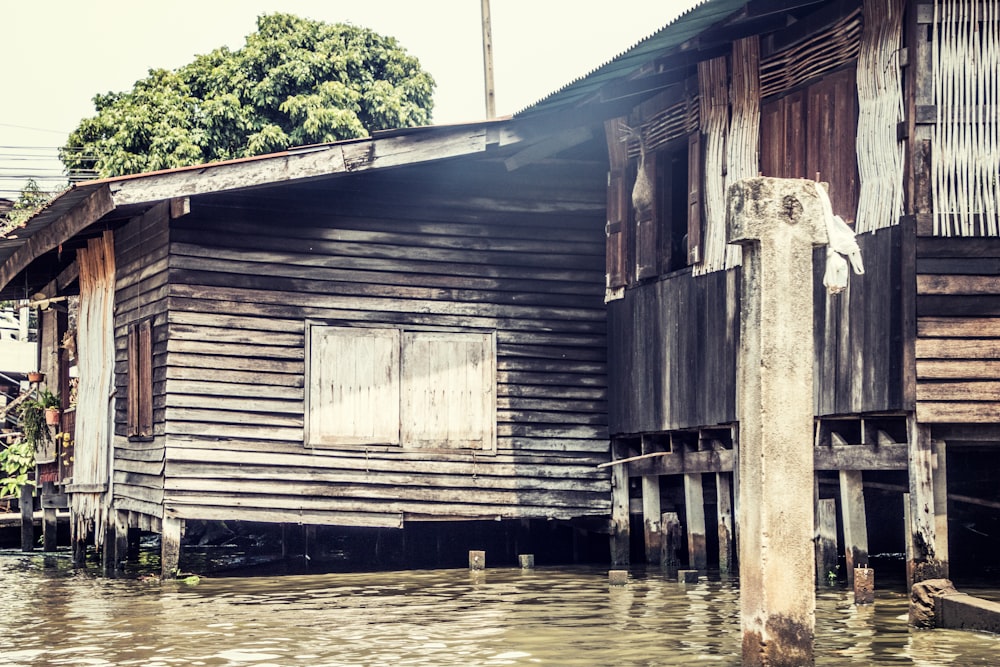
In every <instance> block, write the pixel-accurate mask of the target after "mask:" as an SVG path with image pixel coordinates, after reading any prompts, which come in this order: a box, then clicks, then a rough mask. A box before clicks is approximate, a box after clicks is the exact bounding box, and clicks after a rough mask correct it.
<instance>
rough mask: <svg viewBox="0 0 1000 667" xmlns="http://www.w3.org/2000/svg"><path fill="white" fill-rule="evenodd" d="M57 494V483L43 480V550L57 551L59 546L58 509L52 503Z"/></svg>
mask: <svg viewBox="0 0 1000 667" xmlns="http://www.w3.org/2000/svg"><path fill="white" fill-rule="evenodd" d="M55 495H56V485H55V484H53V483H52V482H42V551H55V550H56V549H58V548H59V520H58V514H57V512H58V510H56V508H55V506H54V505H53V504H52V503H53V502H54V501H53V496H55Z"/></svg>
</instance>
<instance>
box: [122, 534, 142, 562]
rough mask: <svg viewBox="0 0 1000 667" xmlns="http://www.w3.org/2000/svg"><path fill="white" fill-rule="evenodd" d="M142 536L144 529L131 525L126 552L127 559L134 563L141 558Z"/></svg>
mask: <svg viewBox="0 0 1000 667" xmlns="http://www.w3.org/2000/svg"><path fill="white" fill-rule="evenodd" d="M141 536H142V529H140V528H137V527H135V526H131V525H130V526H129V529H128V533H127V540H128V546H127V551H126V553H125V560H127V561H129V562H131V563H134V562H136V561H138V560H139V538H140V537H141Z"/></svg>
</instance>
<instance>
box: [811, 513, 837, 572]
mask: <svg viewBox="0 0 1000 667" xmlns="http://www.w3.org/2000/svg"><path fill="white" fill-rule="evenodd" d="M815 539H816V583H817V584H820V585H822V584H828V583H832V582H834V581H836V580H837V501H836V500H835V499H833V498H822V499H820V500H817V501H816V538H815Z"/></svg>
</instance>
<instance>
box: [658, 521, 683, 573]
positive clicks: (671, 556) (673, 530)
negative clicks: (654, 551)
mask: <svg viewBox="0 0 1000 667" xmlns="http://www.w3.org/2000/svg"><path fill="white" fill-rule="evenodd" d="M660 531H661V535H662V537H663V539H662V540H661V542H660V545H661V546H660V548H661V550H662V551H661V553H660V567H662V568H663V569H664V570H667V571H671V570H676V569H678V568H680V566H681V557H680V553H681V548H682V547H681V539H682V538H683V536H684V531H683V530H682V529H681V520H680V517H678V516H677V512H664V513H663V516H662V517H661V518H660Z"/></svg>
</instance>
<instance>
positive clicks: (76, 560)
mask: <svg viewBox="0 0 1000 667" xmlns="http://www.w3.org/2000/svg"><path fill="white" fill-rule="evenodd" d="M70 507H72V504H71V505H70ZM69 520H70V525H69V532H70V538H69V539H70V547H71V548H72V549H73V565H74V566H76V567H83V566H84V565H86V564H87V532H86V531H85V530H81V527H82V526H81V525H80V524H81V522H80V520H79V518H78V517H77V516H76V515H75V514H73V513H72V510H71V511H70V519H69Z"/></svg>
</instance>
